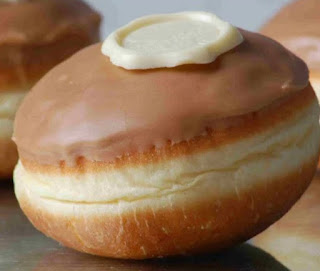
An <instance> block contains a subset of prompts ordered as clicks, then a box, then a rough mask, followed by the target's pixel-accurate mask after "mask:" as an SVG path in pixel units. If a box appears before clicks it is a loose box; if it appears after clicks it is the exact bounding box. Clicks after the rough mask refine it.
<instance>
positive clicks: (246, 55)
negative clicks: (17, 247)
mask: <svg viewBox="0 0 320 271" xmlns="http://www.w3.org/2000/svg"><path fill="white" fill-rule="evenodd" d="M318 118H319V105H318V102H317V99H316V96H315V94H314V92H313V89H312V87H311V86H310V84H309V80H308V69H307V66H306V65H305V63H304V62H303V61H301V60H300V59H299V58H297V57H295V56H294V55H293V54H292V53H290V52H289V51H288V50H286V49H285V48H284V47H282V46H281V45H280V44H278V43H277V42H275V41H273V40H271V39H269V38H267V37H264V36H262V35H260V34H256V33H251V32H247V31H244V30H239V29H237V28H235V27H233V26H232V25H230V24H229V23H227V22H224V21H221V20H220V19H219V18H217V17H216V16H214V15H213V14H208V13H203V12H187V13H178V14H170V15H157V16H148V17H145V18H141V19H138V20H136V21H134V22H132V23H130V24H129V25H127V26H125V27H123V28H120V29H119V30H117V31H116V32H115V33H113V34H111V35H110V36H109V37H108V38H107V39H106V41H105V42H104V43H103V45H102V44H96V45H93V46H90V47H88V48H86V49H84V50H82V51H80V52H78V53H77V54H75V55H74V56H72V57H71V58H69V59H68V60H67V61H65V62H64V63H62V64H60V65H58V66H57V67H55V68H54V69H53V70H51V71H50V72H49V73H48V74H46V76H45V77H44V78H42V79H41V80H40V81H39V82H38V83H37V84H36V86H35V87H34V88H33V89H32V91H31V92H30V93H29V94H28V95H27V97H26V99H25V100H24V101H23V103H22V105H21V107H20V109H19V110H18V113H17V117H16V120H15V128H14V140H15V142H16V144H17V146H18V151H19V157H20V162H19V163H18V165H17V167H16V169H15V173H14V183H15V193H16V196H17V199H18V201H19V203H20V206H21V208H22V210H23V211H24V213H25V214H26V215H27V217H28V218H29V219H30V221H31V222H32V223H33V225H34V226H35V227H36V228H37V229H39V230H40V231H42V232H43V233H45V234H46V235H47V236H50V237H52V238H54V239H56V240H58V241H59V242H60V243H62V244H64V245H66V246H68V247H71V248H74V249H77V250H79V251H83V252H87V253H91V254H96V255H102V256H108V257H116V258H133V259H142V258H151V257H162V256H169V255H177V254H189V253H200V252H203V251H217V250H219V249H222V248H226V247H229V246H232V245H234V244H236V243H239V242H242V241H245V240H247V239H248V238H250V237H252V236H253V235H255V234H257V233H259V232H261V231H262V230H264V229H265V228H266V227H268V226H269V225H270V224H271V223H273V222H274V221H276V220H277V219H279V218H280V217H281V216H282V215H283V214H284V213H286V212H287V210H288V209H289V208H290V207H291V206H292V205H293V204H294V203H295V202H296V200H297V199H298V198H299V197H300V196H301V194H302V193H303V192H304V190H305V189H306V187H307V186H308V185H309V183H310V180H311V179H312V177H313V175H314V173H315V170H316V164H317V160H318V156H319V143H320V142H319V140H320V129H319V121H318Z"/></svg>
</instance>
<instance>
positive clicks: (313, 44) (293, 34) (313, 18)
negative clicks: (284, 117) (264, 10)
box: [261, 0, 320, 98]
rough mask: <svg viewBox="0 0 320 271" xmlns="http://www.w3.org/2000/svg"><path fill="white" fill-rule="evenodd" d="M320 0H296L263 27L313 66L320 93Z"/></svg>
mask: <svg viewBox="0 0 320 271" xmlns="http://www.w3.org/2000/svg"><path fill="white" fill-rule="evenodd" d="M319 12H320V1H319V0H298V1H293V2H292V3H290V4H289V5H287V6H285V7H284V8H283V9H282V10H280V12H279V13H277V14H276V15H275V16H274V17H273V18H272V19H271V20H270V21H269V22H267V23H266V24H265V25H264V26H263V27H262V29H261V33H262V34H263V35H266V36H269V37H271V38H273V39H275V40H277V41H278V42H280V43H281V44H282V45H284V46H285V47H287V48H288V49H289V50H291V51H292V52H293V53H294V54H296V55H297V56H299V57H300V58H302V59H303V60H304V61H305V62H306V63H307V65H308V67H309V69H310V82H311V84H312V86H313V88H314V90H315V92H316V94H317V96H318V98H319V97H320V28H319V24H320V16H319Z"/></svg>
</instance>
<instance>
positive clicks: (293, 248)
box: [253, 173, 320, 271]
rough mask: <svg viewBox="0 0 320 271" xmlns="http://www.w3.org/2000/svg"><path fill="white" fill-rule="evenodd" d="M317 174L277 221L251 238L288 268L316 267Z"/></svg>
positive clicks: (319, 261)
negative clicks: (291, 206)
mask: <svg viewBox="0 0 320 271" xmlns="http://www.w3.org/2000/svg"><path fill="white" fill-rule="evenodd" d="M319 194H320V175H319V173H318V174H317V175H316V177H315V178H314V180H313V181H312V183H311V185H310V187H309V188H308V190H307V191H306V192H305V194H304V195H303V196H302V198H301V199H300V200H299V201H298V202H297V204H296V205H295V206H294V207H293V208H292V209H291V210H290V212H289V213H288V214H286V215H285V216H284V217H283V218H282V219H281V220H279V221H278V222H277V223H275V224H274V225H272V226H271V227H270V228H269V229H267V230H266V231H265V232H263V233H262V234H260V235H258V236H257V237H255V238H254V239H253V243H254V245H256V246H258V247H261V248H262V249H264V250H266V251H267V252H269V253H270V254H272V255H273V256H274V257H276V258H277V259H278V260H280V261H281V262H282V263H284V264H285V265H286V266H287V267H288V268H290V270H310V271H317V270H319V267H320V239H319V236H320V228H319V224H320V217H319V213H320V199H319Z"/></svg>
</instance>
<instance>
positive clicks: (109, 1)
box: [86, 0, 290, 39]
mask: <svg viewBox="0 0 320 271" xmlns="http://www.w3.org/2000/svg"><path fill="white" fill-rule="evenodd" d="M86 1H87V2H89V3H90V4H91V5H92V6H93V7H95V8H96V9H97V10H98V11H100V12H101V13H102V14H103V15H104V21H103V27H102V38H103V39H104V38H106V37H107V36H108V35H109V34H110V33H111V32H113V31H114V30H115V29H116V28H119V27H120V26H122V25H125V24H127V23H128V22H129V21H132V20H133V19H135V18H137V17H141V16H143V15H148V14H156V13H172V12H181V11H187V10H196V11H209V12H213V13H215V14H216V15H218V16H219V17H221V18H222V19H224V20H226V21H229V22H230V23H232V24H234V25H236V26H238V27H242V28H245V29H247V30H258V28H259V27H260V26H261V25H262V24H263V23H264V22H265V21H266V20H267V19H268V18H270V17H271V16H272V15H273V14H274V13H275V12H276V11H277V10H279V9H280V8H281V7H282V6H283V5H284V4H286V3H289V2H290V0H161V1H154V0H86Z"/></svg>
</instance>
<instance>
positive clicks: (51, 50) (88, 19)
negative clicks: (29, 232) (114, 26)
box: [0, 0, 100, 178]
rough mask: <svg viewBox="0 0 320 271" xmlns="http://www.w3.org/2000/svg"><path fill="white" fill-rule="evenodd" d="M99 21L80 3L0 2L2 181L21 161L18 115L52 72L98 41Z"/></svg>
mask: <svg viewBox="0 0 320 271" xmlns="http://www.w3.org/2000/svg"><path fill="white" fill-rule="evenodd" d="M99 25H100V16H99V15H98V14H97V13H96V12H95V11H94V10H92V9H91V8H90V7H89V6H88V5H86V4H85V3H84V2H82V1H81V0H70V1H63V0H33V1H31V0H24V1H0V178H6V177H11V176H12V172H13V168H14V166H15V164H16V163H17V160H18V155H17V151H16V147H15V144H14V143H13V142H12V141H11V136H12V132H13V119H14V116H15V112H16V110H17V108H18V106H19V104H20V102H21V100H22V99H23V97H24V95H25V94H26V92H27V91H28V90H29V89H30V88H31V86H32V85H33V84H34V83H35V82H36V81H38V80H39V79H40V78H41V77H42V76H43V75H44V74H45V73H46V72H47V71H48V70H50V69H51V68H52V67H54V66H55V65H56V64H58V63H60V62H61V61H62V60H64V59H66V58H67V57H69V56H71V55H72V54H73V53H75V52H76V51H78V50H80V49H82V48H83V47H85V46H88V45H90V44H92V43H95V42H97V41H99Z"/></svg>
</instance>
